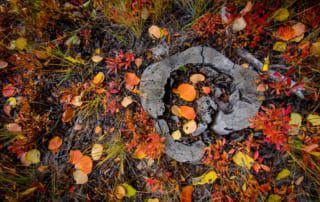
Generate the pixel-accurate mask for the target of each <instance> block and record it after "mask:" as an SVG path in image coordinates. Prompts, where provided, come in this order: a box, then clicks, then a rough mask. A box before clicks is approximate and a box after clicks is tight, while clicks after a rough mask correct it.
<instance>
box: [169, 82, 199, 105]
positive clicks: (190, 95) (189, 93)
mask: <svg viewBox="0 0 320 202" xmlns="http://www.w3.org/2000/svg"><path fill="white" fill-rule="evenodd" d="M173 92H174V93H176V94H178V95H179V96H180V97H181V98H182V99H184V100H185V101H189V102H192V101H193V100H194V99H196V96H197V91H196V89H195V88H194V87H193V86H192V85H190V84H186V83H184V84H180V85H179V86H178V88H177V89H174V90H173Z"/></svg>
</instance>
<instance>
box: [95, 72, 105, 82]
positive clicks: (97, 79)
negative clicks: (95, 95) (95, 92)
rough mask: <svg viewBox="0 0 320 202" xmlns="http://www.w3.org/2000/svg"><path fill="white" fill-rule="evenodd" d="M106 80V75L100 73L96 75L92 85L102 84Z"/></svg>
mask: <svg viewBox="0 0 320 202" xmlns="http://www.w3.org/2000/svg"><path fill="white" fill-rule="evenodd" d="M104 79H105V76H104V73H103V72H99V73H98V74H96V75H95V76H94V78H93V80H92V83H94V84H99V83H102V82H103V81H104Z"/></svg>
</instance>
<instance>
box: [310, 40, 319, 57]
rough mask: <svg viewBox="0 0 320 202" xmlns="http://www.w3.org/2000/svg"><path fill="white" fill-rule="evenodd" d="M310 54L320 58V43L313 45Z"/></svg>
mask: <svg viewBox="0 0 320 202" xmlns="http://www.w3.org/2000/svg"><path fill="white" fill-rule="evenodd" d="M310 53H311V55H313V56H316V57H320V41H318V42H315V43H313V44H312V45H311V47H310Z"/></svg>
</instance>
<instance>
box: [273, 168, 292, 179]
mask: <svg viewBox="0 0 320 202" xmlns="http://www.w3.org/2000/svg"><path fill="white" fill-rule="evenodd" d="M289 175H290V170H288V169H286V168H285V169H283V170H281V171H280V173H279V174H278V175H277V177H276V180H282V179H284V178H287V177H289Z"/></svg>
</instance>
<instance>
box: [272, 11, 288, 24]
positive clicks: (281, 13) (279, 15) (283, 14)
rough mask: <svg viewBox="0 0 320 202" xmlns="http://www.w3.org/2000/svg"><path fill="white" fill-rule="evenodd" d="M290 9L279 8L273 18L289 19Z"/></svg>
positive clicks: (277, 19)
mask: <svg viewBox="0 0 320 202" xmlns="http://www.w3.org/2000/svg"><path fill="white" fill-rule="evenodd" d="M289 15H290V14H289V11H288V9H286V8H279V9H278V10H277V11H276V12H275V13H274V14H273V18H274V19H275V20H276V21H280V22H282V21H285V20H287V19H288V17H289Z"/></svg>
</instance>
